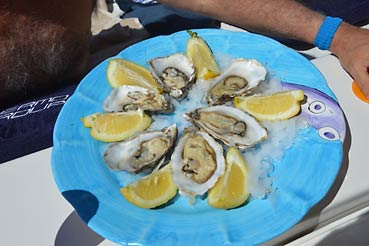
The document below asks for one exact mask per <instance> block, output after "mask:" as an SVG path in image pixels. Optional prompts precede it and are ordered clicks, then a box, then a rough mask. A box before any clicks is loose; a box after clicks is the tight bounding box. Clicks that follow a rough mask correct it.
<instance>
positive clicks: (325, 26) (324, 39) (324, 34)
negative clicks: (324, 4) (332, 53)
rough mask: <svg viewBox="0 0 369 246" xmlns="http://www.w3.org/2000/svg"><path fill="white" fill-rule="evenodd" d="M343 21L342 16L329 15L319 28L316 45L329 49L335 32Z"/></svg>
mask: <svg viewBox="0 0 369 246" xmlns="http://www.w3.org/2000/svg"><path fill="white" fill-rule="evenodd" d="M341 23H342V19H341V18H337V17H336V18H334V17H330V16H327V17H326V18H325V19H324V21H323V23H322V25H321V26H320V28H319V31H318V33H317V35H316V37H315V40H314V45H316V46H317V47H318V48H319V49H322V50H328V49H329V47H330V46H331V43H332V40H333V37H334V34H335V33H336V31H337V29H338V27H339V26H340V25H341Z"/></svg>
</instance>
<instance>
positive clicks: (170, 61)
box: [149, 53, 196, 99]
mask: <svg viewBox="0 0 369 246" xmlns="http://www.w3.org/2000/svg"><path fill="white" fill-rule="evenodd" d="M149 64H150V70H151V73H152V75H153V77H154V78H155V79H156V80H157V81H158V83H159V84H161V85H162V86H163V87H164V90H166V92H169V95H170V96H172V97H174V98H177V99H182V98H183V97H185V96H186V95H187V92H188V90H189V89H190V87H191V86H192V84H193V83H194V82H195V77H196V70H195V66H194V65H193V64H192V62H190V60H189V59H188V58H187V57H186V56H185V55H184V54H182V53H175V54H172V55H170V56H166V57H158V58H154V59H152V60H150V61H149Z"/></svg>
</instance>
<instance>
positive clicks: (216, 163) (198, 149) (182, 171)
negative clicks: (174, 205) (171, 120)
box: [171, 127, 225, 196]
mask: <svg viewBox="0 0 369 246" xmlns="http://www.w3.org/2000/svg"><path fill="white" fill-rule="evenodd" d="M171 163H172V177H173V181H174V183H175V184H176V185H177V186H178V189H179V190H180V192H181V193H184V194H187V195H193V196H194V195H203V194H204V193H205V192H206V191H207V190H208V189H210V188H211V187H213V186H214V184H215V182H216V181H217V180H218V178H219V177H220V176H222V175H223V173H224V170H225V160H224V156H223V148H222V146H221V145H220V144H219V143H217V142H216V141H215V140H214V139H213V138H212V137H211V136H209V135H208V134H207V133H205V132H201V131H199V130H198V129H197V128H195V127H190V128H186V129H185V130H184V132H183V135H182V137H181V138H180V140H179V141H178V144H177V146H176V147H175V149H174V151H173V154H172V157H171Z"/></svg>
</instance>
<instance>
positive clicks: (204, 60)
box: [186, 31, 220, 80]
mask: <svg viewBox="0 0 369 246" xmlns="http://www.w3.org/2000/svg"><path fill="white" fill-rule="evenodd" d="M189 34H190V35H191V37H190V38H189V39H188V41H187V46H186V53H187V56H188V57H189V58H190V59H191V61H192V62H193V64H194V65H195V68H196V71H197V78H198V79H205V80H206V79H211V78H214V77H216V76H218V75H219V74H220V69H219V66H218V64H217V62H216V60H215V58H214V55H213V52H212V51H211V49H210V47H209V45H208V44H207V43H206V41H205V40H204V39H203V38H201V37H199V36H197V33H195V32H191V31H189Z"/></svg>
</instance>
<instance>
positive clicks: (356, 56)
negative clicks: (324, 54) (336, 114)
mask: <svg viewBox="0 0 369 246" xmlns="http://www.w3.org/2000/svg"><path fill="white" fill-rule="evenodd" d="M331 51H332V52H333V53H334V54H335V55H337V57H338V59H339V60H340V62H341V65H342V67H343V68H344V69H345V70H346V71H347V72H348V73H349V74H350V75H351V76H352V77H353V79H354V80H355V81H356V82H357V84H358V85H359V87H360V89H361V90H362V92H363V94H364V95H365V96H366V97H367V98H368V99H369V72H368V69H369V30H367V29H363V28H358V27H354V26H351V25H348V24H346V23H343V24H342V25H341V26H340V28H339V29H338V31H337V33H336V35H335V37H334V39H333V42H332V44H331Z"/></svg>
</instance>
